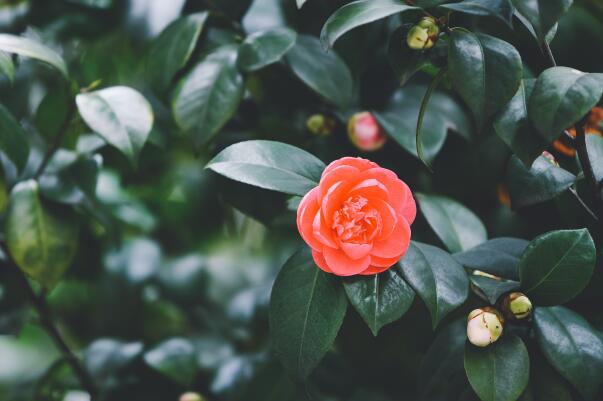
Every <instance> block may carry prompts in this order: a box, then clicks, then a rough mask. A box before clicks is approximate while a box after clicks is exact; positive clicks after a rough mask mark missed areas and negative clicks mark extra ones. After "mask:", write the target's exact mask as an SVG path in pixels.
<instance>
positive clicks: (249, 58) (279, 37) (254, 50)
mask: <svg viewBox="0 0 603 401" xmlns="http://www.w3.org/2000/svg"><path fill="white" fill-rule="evenodd" d="M296 39H297V33H296V32H295V31H294V30H292V29H289V28H284V27H283V28H273V29H269V30H266V31H260V32H255V33H253V34H251V35H249V36H248V37H247V38H245V41H244V42H243V43H242V44H241V47H240V48H239V58H238V60H237V63H238V65H239V67H241V68H242V69H243V70H244V71H257V70H259V69H261V68H264V67H266V66H268V65H270V64H273V63H276V62H277V61H280V60H281V59H282V58H283V57H284V56H285V54H287V52H288V51H289V50H291V48H292V47H293V46H294V45H295V41H296Z"/></svg>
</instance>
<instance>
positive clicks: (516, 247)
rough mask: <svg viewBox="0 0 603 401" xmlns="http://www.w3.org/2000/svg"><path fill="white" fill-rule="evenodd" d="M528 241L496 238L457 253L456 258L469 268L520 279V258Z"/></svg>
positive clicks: (506, 277) (510, 278) (511, 278)
mask: <svg viewBox="0 0 603 401" xmlns="http://www.w3.org/2000/svg"><path fill="white" fill-rule="evenodd" d="M526 246H528V241H526V240H523V239H519V238H494V239H491V240H489V241H486V242H484V243H483V244H480V245H478V246H476V247H475V248H471V249H469V250H468V251H465V252H461V253H455V254H454V255H453V256H454V258H455V259H456V260H457V261H458V262H459V263H460V264H462V265H463V266H465V267H466V268H468V269H473V270H480V271H483V272H486V273H489V274H493V275H495V276H499V277H502V278H505V279H509V280H519V258H520V257H521V254H522V253H523V252H524V250H525V249H526Z"/></svg>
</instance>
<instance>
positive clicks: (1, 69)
mask: <svg viewBox="0 0 603 401" xmlns="http://www.w3.org/2000/svg"><path fill="white" fill-rule="evenodd" d="M0 73H2V74H4V75H6V77H7V78H8V80H9V81H11V82H12V81H13V79H14V78H15V64H13V59H12V58H11V56H10V55H9V54H7V53H4V52H2V51H0Z"/></svg>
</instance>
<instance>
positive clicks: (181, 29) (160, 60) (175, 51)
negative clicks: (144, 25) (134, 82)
mask: <svg viewBox="0 0 603 401" xmlns="http://www.w3.org/2000/svg"><path fill="white" fill-rule="evenodd" d="M207 16H208V13H207V12H201V13H197V14H190V15H187V16H185V17H182V18H180V19H178V20H176V21H174V22H172V23H171V24H170V25H169V26H168V27H167V28H166V29H165V30H164V31H163V32H161V35H159V37H158V38H157V39H156V40H155V41H154V42H153V45H152V46H151V49H150V50H149V55H148V57H147V60H146V75H147V79H148V80H149V81H150V83H151V85H153V87H154V88H155V89H156V90H157V91H158V92H159V93H163V92H164V91H165V90H167V89H168V88H169V85H170V83H171V82H172V79H173V78H174V76H175V75H176V73H177V72H178V71H180V70H181V69H182V68H183V67H184V66H185V65H186V63H187V62H188V60H189V59H190V57H191V55H192V54H193V50H194V49H195V46H196V45H197V41H198V39H199V36H200V35H201V31H202V30H203V26H204V25H205V21H206V20H207Z"/></svg>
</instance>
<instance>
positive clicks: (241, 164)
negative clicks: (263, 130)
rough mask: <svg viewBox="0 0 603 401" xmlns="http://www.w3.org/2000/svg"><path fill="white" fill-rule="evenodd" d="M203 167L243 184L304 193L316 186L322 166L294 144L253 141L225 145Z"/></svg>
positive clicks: (298, 193)
mask: <svg viewBox="0 0 603 401" xmlns="http://www.w3.org/2000/svg"><path fill="white" fill-rule="evenodd" d="M206 168H209V169H211V170H213V171H215V172H216V173H218V174H221V175H223V176H225V177H228V178H230V179H232V180H235V181H240V182H244V183H245V184H250V185H255V186H257V187H260V188H265V189H271V190H273V191H279V192H285V193H287V194H291V195H300V196H304V195H305V194H306V193H308V191H309V190H311V189H312V188H314V187H315V186H317V185H318V182H319V181H320V176H321V174H322V171H323V170H324V169H325V165H324V163H323V162H321V161H320V160H319V159H317V158H316V157H315V156H313V155H311V154H310V153H308V152H306V151H304V150H301V149H299V148H296V147H295V146H291V145H287V144H285V143H281V142H274V141H264V140H254V141H245V142H239V143H236V144H234V145H231V146H229V147H227V148H226V149H224V150H223V151H222V152H220V153H219V154H218V155H217V156H216V157H214V158H213V159H212V160H211V161H210V162H209V163H208V164H207V166H206Z"/></svg>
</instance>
